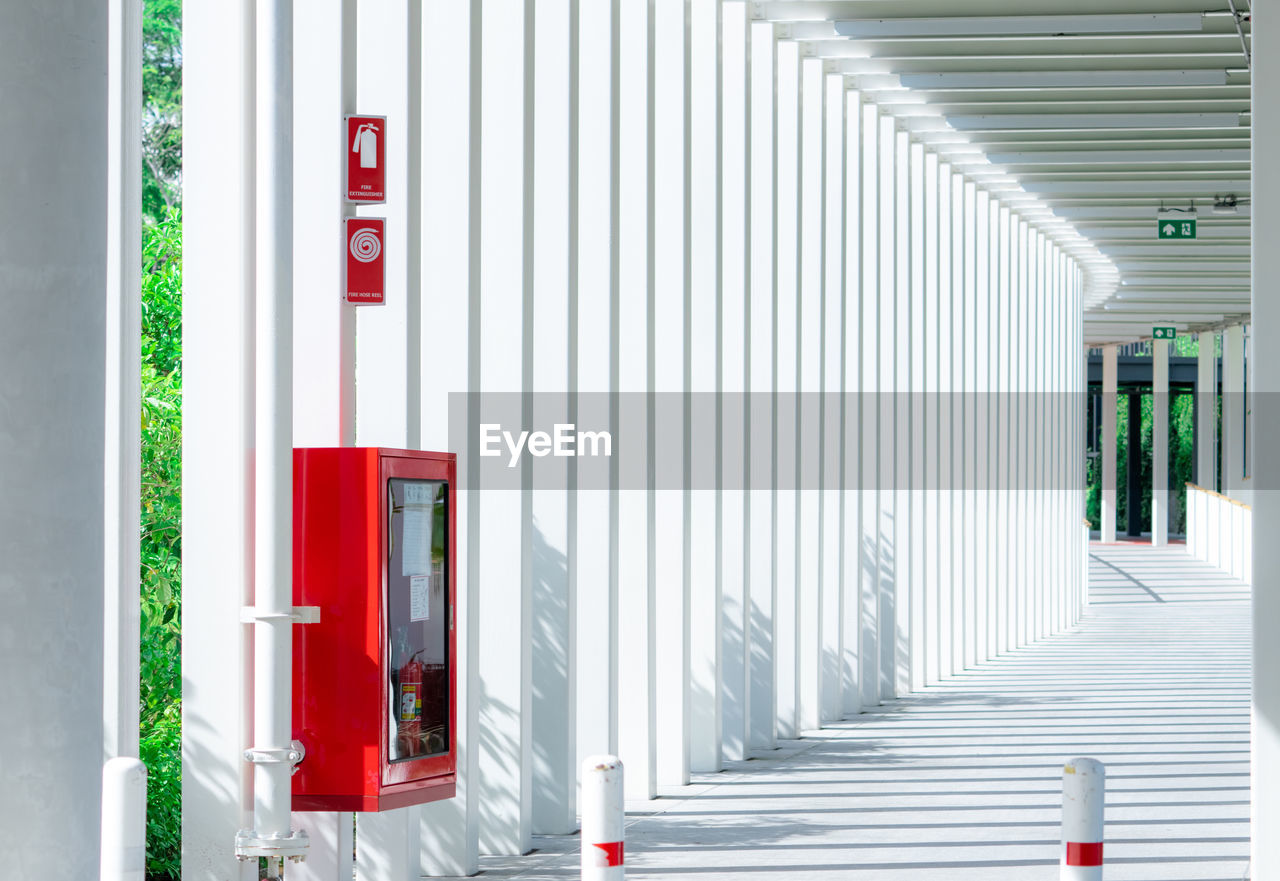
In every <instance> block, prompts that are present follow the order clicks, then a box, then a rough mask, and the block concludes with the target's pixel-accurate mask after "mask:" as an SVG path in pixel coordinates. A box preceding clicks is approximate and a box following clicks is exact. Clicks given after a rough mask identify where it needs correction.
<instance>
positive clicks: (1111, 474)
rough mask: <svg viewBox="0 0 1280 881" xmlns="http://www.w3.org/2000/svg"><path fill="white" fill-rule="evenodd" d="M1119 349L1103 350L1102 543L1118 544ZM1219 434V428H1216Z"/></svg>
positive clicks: (1107, 347) (1113, 347)
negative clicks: (1117, 430) (1117, 417)
mask: <svg viewBox="0 0 1280 881" xmlns="http://www.w3.org/2000/svg"><path fill="white" fill-rule="evenodd" d="M1117 356H1118V350H1117V348H1116V347H1115V346H1114V345H1112V346H1103V347H1102V427H1101V429H1100V433H1101V436H1100V438H1099V442H1100V443H1101V444H1102V525H1101V532H1102V541H1104V542H1108V543H1110V542H1114V541H1115V540H1116V406H1117V404H1118V403H1119V401H1118V398H1117V395H1116V380H1117V375H1118V373H1117ZM1214 431H1215V433H1216V432H1217V426H1215V427H1214Z"/></svg>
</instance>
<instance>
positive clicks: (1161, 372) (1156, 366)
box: [1151, 340, 1169, 547]
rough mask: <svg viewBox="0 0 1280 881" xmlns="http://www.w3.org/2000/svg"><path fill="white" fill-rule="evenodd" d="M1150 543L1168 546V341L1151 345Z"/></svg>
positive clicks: (1154, 341)
mask: <svg viewBox="0 0 1280 881" xmlns="http://www.w3.org/2000/svg"><path fill="white" fill-rule="evenodd" d="M1151 362H1152V363H1151V371H1152V373H1151V377H1152V379H1151V391H1152V402H1153V404H1154V409H1153V411H1152V419H1151V543H1152V544H1153V545H1156V546H1157V547H1159V546H1162V545H1166V544H1168V543H1169V341H1168V340H1152V342H1151Z"/></svg>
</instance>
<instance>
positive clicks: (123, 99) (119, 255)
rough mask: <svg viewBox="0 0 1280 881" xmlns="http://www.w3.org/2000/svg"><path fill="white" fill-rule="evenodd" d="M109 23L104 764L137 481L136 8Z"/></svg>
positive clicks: (129, 626)
mask: <svg viewBox="0 0 1280 881" xmlns="http://www.w3.org/2000/svg"><path fill="white" fill-rule="evenodd" d="M107 20H108V28H109V30H108V38H107V53H108V58H107V128H108V132H107V137H108V140H107V290H106V319H107V332H106V344H107V357H106V382H105V389H106V395H107V400H106V410H105V418H106V426H105V427H106V451H105V459H104V461H105V462H106V467H105V474H104V476H105V480H106V483H105V486H104V491H105V507H104V517H103V524H104V527H105V529H106V532H105V534H104V536H103V551H104V557H105V560H104V570H103V577H104V584H103V599H104V605H105V608H104V616H105V619H104V620H105V624H106V629H105V631H104V638H105V643H104V646H103V652H104V661H105V667H104V671H103V673H104V675H103V690H102V710H103V737H104V739H105V742H104V744H103V746H104V749H105V752H106V755H107V756H136V755H137V754H138V690H139V684H138V683H139V673H138V668H139V659H138V646H139V638H140V635H139V626H140V624H139V614H140V612H139V608H138V606H139V600H138V571H139V567H140V565H141V564H140V561H139V553H140V552H139V546H138V545H139V539H140V536H139V526H138V517H139V513H140V511H141V501H140V498H139V496H140V494H141V480H142V476H141V471H142V460H141V456H142V453H141V444H142V439H141V428H140V427H139V423H138V414H139V413H140V412H141V410H142V376H141V361H142V354H141V342H140V337H141V334H142V298H141V285H142V279H141V275H142V267H141V252H142V175H141V169H142V135H141V132H142V2H141V0H112V2H111V3H110V4H109V5H108V12H107Z"/></svg>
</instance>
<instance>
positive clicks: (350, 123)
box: [343, 116, 387, 205]
mask: <svg viewBox="0 0 1280 881" xmlns="http://www.w3.org/2000/svg"><path fill="white" fill-rule="evenodd" d="M345 119H346V122H347V124H346V126H345V129H346V140H345V142H344V144H343V151H344V152H345V153H346V156H347V161H346V163H345V167H346V169H347V179H346V186H345V190H346V200H347V201H348V202H357V203H359V204H361V205H377V204H380V203H382V202H385V201H387V118H386V117H385V116H347V117H345Z"/></svg>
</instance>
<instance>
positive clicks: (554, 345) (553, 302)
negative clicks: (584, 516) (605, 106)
mask: <svg viewBox="0 0 1280 881" xmlns="http://www.w3.org/2000/svg"><path fill="white" fill-rule="evenodd" d="M577 6H578V4H577V3H575V2H573V0H551V2H546V0H542V2H539V3H538V17H537V20H536V21H535V22H534V71H533V77H534V81H533V88H534V96H533V100H534V113H533V215H532V216H533V233H532V235H533V253H532V265H530V266H526V270H525V271H526V272H531V273H532V276H533V291H532V293H533V298H532V301H531V302H527V303H526V308H528V309H530V310H532V315H530V316H529V317H528V319H527V321H526V325H527V326H531V330H532V333H531V334H530V335H529V336H528V337H527V338H526V340H525V345H526V346H528V347H529V348H528V351H527V354H526V359H527V362H528V367H529V369H528V370H527V372H526V374H525V376H524V390H525V391H526V392H527V393H532V396H533V397H532V402H531V404H532V406H531V410H532V413H531V414H530V415H532V422H533V427H534V428H535V429H537V430H542V431H548V432H549V431H551V430H552V427H553V426H555V425H557V424H566V423H570V422H572V421H573V419H571V418H570V417H571V415H572V414H571V412H570V407H569V403H570V397H569V395H570V370H571V367H572V365H571V363H570V353H571V352H573V351H574V349H575V346H574V340H573V339H572V338H571V333H572V318H573V317H574V316H572V307H573V306H574V305H576V301H577V299H578V296H579V291H580V287H579V285H578V277H577V272H576V271H574V270H576V269H577V265H576V263H577V261H576V259H575V258H576V256H577V250H576V247H575V246H576V244H577V232H578V231H577V229H576V227H577V222H578V212H577V211H576V210H575V209H576V208H577V205H576V202H577V196H578V184H579V181H578V173H579V169H578V157H579V155H580V153H579V151H578V150H576V149H574V148H575V147H577V146H578V144H577V141H578V135H579V132H578V131H577V126H578V121H579V119H580V115H579V113H578V107H577V102H578V90H577V85H578V84H577V82H576V80H577V79H578V76H579V70H578V67H577V64H576V63H575V62H576V61H577V60H578V59H577V53H576V49H577V48H578V47H577V37H578V34H577V33H575V26H576V25H577V24H578V21H577V18H578V10H577V8H576V7H577ZM607 143H608V142H607V141H606V150H607ZM608 290H609V288H608V286H607V284H606V285H604V286H602V287H599V288H594V289H588V296H590V297H593V298H595V299H603V300H606V302H607V300H608ZM526 406H527V407H528V406H529V405H526ZM526 467H527V468H528V470H529V472H530V473H529V476H528V478H527V485H530V486H532V487H533V491H532V493H531V494H529V495H528V496H527V497H526V499H525V504H526V505H527V506H528V508H527V511H526V515H525V516H526V517H527V518H528V522H527V523H526V524H525V527H524V528H525V529H526V530H527V531H528V532H527V541H528V543H529V544H528V547H527V549H526V551H525V553H526V554H528V555H529V560H528V568H529V578H530V581H531V585H530V599H531V602H532V612H531V616H532V630H531V636H532V640H533V644H532V646H531V647H530V663H531V665H532V667H531V669H530V672H529V677H530V681H531V683H532V687H533V697H532V701H531V712H532V714H533V721H532V723H531V736H532V738H533V743H532V752H533V757H534V760H533V770H532V786H533V794H532V811H533V814H532V828H533V831H534V832H535V833H541V834H549V835H565V834H569V833H572V832H573V831H575V830H576V829H577V828H578V812H577V801H578V799H577V782H578V769H579V767H580V765H579V762H578V752H579V750H578V745H577V733H578V729H577V719H576V715H577V706H578V701H577V694H576V690H577V685H578V677H577V666H578V641H577V634H578V628H577V626H576V620H575V619H576V616H577V605H578V604H577V598H576V596H575V594H576V589H577V584H578V582H577V581H576V579H574V578H573V577H571V571H572V567H571V566H570V562H569V555H570V553H571V550H572V549H571V547H570V541H569V529H570V524H571V522H572V517H573V514H574V507H575V504H574V503H575V501H576V497H577V493H576V492H570V491H569V479H570V477H569V469H568V467H567V462H566V460H564V459H557V458H552V457H548V458H541V459H532V460H531V461H530V462H529V463H528V465H527V466H526ZM606 523H607V521H606ZM606 585H607V581H606V582H605V583H604V584H600V583H598V582H597V583H594V584H591V585H590V587H591V589H593V590H601V589H602V588H605V587H606ZM601 592H604V593H607V590H601ZM606 657H607V655H606ZM590 662H591V663H593V664H594V663H596V656H591V661H590ZM601 666H604V667H606V668H607V664H603V665H601ZM606 695H607V693H606ZM605 703H606V705H607V698H606V701H605ZM603 746H604V744H599V745H596V746H595V749H593V752H594V751H598V750H599V749H600V748H602V747H603Z"/></svg>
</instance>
